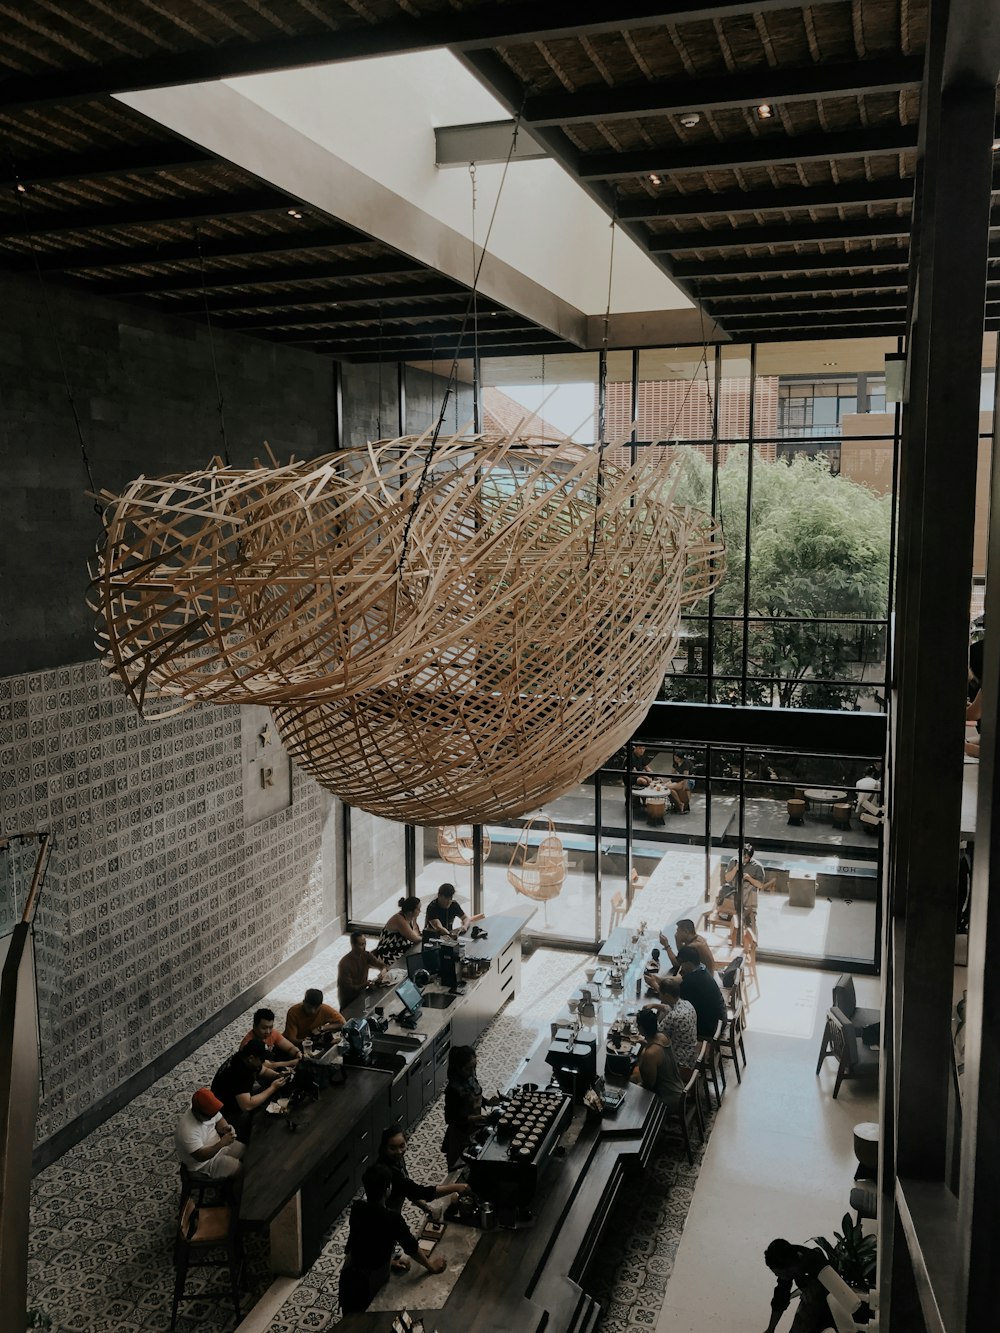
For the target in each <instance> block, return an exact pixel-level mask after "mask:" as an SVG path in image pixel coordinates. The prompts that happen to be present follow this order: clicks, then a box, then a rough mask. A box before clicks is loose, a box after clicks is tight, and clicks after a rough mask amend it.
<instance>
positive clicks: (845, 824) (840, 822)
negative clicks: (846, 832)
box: [831, 801, 851, 829]
mask: <svg viewBox="0 0 1000 1333" xmlns="http://www.w3.org/2000/svg"><path fill="white" fill-rule="evenodd" d="M831 819H832V823H833V827H834V828H839V829H849V828H850V827H851V807H850V804H849V803H848V802H847V801H838V802H837V803H836V805H834V807H833V813H832V816H831Z"/></svg>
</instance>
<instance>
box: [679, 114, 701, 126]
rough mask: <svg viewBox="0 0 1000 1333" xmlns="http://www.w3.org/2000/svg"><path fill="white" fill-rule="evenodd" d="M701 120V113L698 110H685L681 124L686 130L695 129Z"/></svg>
mask: <svg viewBox="0 0 1000 1333" xmlns="http://www.w3.org/2000/svg"><path fill="white" fill-rule="evenodd" d="M700 120H701V113H700V112H698V111H685V112H684V114H683V116H681V124H682V125H683V126H684V128H685V129H686V130H693V129H694V127H695V126H696V125H697V124H698V122H699V121H700Z"/></svg>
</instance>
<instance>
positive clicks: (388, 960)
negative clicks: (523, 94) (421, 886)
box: [375, 898, 423, 967]
mask: <svg viewBox="0 0 1000 1333" xmlns="http://www.w3.org/2000/svg"><path fill="white" fill-rule="evenodd" d="M419 915H420V899H419V898H400V900H399V911H398V912H394V913H393V914H392V916H391V917H390V918H389V920H388V921H387V922H386V923H385V925H384V926H383V927H382V934H381V935H380V936H379V937H378V943H377V944H376V945H375V953H376V954H377V955H378V957H379V958H381V959H382V962H383V963H385V965H386V967H392V965H393V963H394V962H396V960H397V959H399V958H402V956H403V954H404V953H406V951H407V949H409V948H410V947H411V945H414V944H419V943H420V941H421V939H422V938H423V936H422V935H421V934H420V927H419V926H418V925H417V917H418V916H419Z"/></svg>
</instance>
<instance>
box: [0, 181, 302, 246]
mask: <svg viewBox="0 0 1000 1333" xmlns="http://www.w3.org/2000/svg"><path fill="white" fill-rule="evenodd" d="M28 198H29V199H30V195H29V196H28ZM289 206H290V200H289V199H288V197H287V196H286V195H283V194H279V193H278V191H277V190H240V191H235V192H234V193H232V194H191V195H186V196H185V197H184V198H183V199H177V198H175V197H173V196H170V197H166V198H162V199H148V198H147V199H143V200H141V201H140V202H136V203H127V204H126V203H118V202H115V203H113V204H108V205H107V206H106V207H101V206H99V205H98V206H97V207H94V206H90V207H87V208H65V209H54V208H46V209H40V210H38V211H34V210H32V209H31V207H30V206H26V207H25V210H24V213H23V215H22V214H21V213H20V212H18V213H7V214H6V216H5V217H4V218H3V221H2V222H0V240H2V239H3V238H4V237H7V236H23V237H27V236H59V235H62V234H63V233H64V232H65V233H72V232H77V231H90V230H92V229H94V228H97V227H99V228H101V229H105V228H108V227H144V226H146V227H148V226H156V224H157V223H162V222H201V221H204V220H205V219H206V218H219V217H233V216H235V215H237V214H241V213H273V212H275V211H276V210H277V209H283V210H285V211H287V209H288V208H289Z"/></svg>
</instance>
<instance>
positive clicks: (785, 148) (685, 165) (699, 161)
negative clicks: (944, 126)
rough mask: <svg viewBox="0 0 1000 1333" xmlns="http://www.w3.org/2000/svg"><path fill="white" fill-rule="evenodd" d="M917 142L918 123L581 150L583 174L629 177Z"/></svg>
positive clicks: (854, 153)
mask: <svg viewBox="0 0 1000 1333" xmlns="http://www.w3.org/2000/svg"><path fill="white" fill-rule="evenodd" d="M916 146H917V127H916V125H898V126H893V127H891V128H889V129H864V130H848V131H838V132H837V133H835V134H783V133H781V132H780V131H768V132H767V133H764V134H761V135H760V136H759V137H758V138H754V139H735V138H734V139H731V140H727V141H726V142H725V143H717V142H715V141H712V142H709V143H703V144H693V145H692V146H691V147H690V148H683V147H676V148H675V147H673V146H671V145H667V146H666V147H663V148H641V149H638V150H630V151H628V152H614V151H609V150H602V151H601V152H596V153H581V154H579V155H578V158H577V163H576V166H577V172H578V174H579V176H580V178H581V180H585V181H612V180H627V179H628V178H629V177H632V176H650V175H655V176H669V175H683V174H690V173H691V172H698V173H703V172H707V171H737V170H739V169H741V168H744V167H779V166H787V165H789V164H795V163H797V162H830V161H842V160H844V159H847V158H856V157H878V156H882V155H886V154H895V153H905V152H911V151H912V150H914V149H915V148H916Z"/></svg>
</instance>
